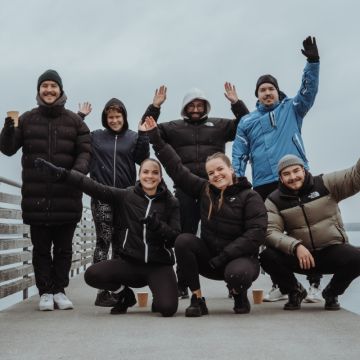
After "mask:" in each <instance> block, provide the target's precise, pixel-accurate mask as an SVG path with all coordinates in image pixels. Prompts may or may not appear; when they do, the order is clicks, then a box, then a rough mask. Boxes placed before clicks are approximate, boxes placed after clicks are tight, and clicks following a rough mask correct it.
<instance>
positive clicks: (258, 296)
mask: <svg viewBox="0 0 360 360" xmlns="http://www.w3.org/2000/svg"><path fill="white" fill-rule="evenodd" d="M252 293H253V300H254V304H261V303H262V302H263V297H264V291H263V290H262V289H254V290H253V291H252Z"/></svg>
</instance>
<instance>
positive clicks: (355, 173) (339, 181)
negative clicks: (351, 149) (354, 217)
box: [323, 159, 360, 202]
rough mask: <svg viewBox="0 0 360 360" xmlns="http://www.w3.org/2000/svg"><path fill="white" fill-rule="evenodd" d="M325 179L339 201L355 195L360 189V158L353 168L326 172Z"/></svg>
mask: <svg viewBox="0 0 360 360" xmlns="http://www.w3.org/2000/svg"><path fill="white" fill-rule="evenodd" d="M323 179H324V184H325V186H326V187H327V189H328V190H329V191H330V193H331V195H332V196H333V197H334V199H335V200H336V201H337V202H339V201H341V200H344V199H346V198H348V197H350V196H352V195H355V194H356V193H358V192H359V191H360V159H359V160H358V161H357V162H356V164H355V165H354V166H352V167H351V168H348V169H345V170H340V171H334V172H332V173H329V174H325V175H324V176H323Z"/></svg>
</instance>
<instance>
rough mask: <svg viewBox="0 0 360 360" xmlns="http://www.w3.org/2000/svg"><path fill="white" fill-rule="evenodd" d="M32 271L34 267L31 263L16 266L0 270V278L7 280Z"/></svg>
mask: <svg viewBox="0 0 360 360" xmlns="http://www.w3.org/2000/svg"><path fill="white" fill-rule="evenodd" d="M33 272H34V268H33V266H32V265H31V264H25V265H21V266H16V267H14V268H10V269H5V270H0V280H1V281H8V280H12V279H17V278H19V277H22V276H25V275H29V274H31V273H33Z"/></svg>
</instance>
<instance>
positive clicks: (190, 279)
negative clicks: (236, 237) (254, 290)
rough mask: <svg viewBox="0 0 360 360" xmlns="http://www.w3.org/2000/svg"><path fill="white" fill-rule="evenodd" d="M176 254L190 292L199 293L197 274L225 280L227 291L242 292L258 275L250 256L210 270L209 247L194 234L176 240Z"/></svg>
mask: <svg viewBox="0 0 360 360" xmlns="http://www.w3.org/2000/svg"><path fill="white" fill-rule="evenodd" d="M175 253H176V259H177V262H178V264H179V269H180V272H181V278H182V279H184V282H185V283H186V285H187V286H189V288H190V290H191V291H195V290H198V289H200V279H199V274H200V275H203V276H205V277H206V278H208V279H213V280H225V282H226V283H227V286H228V287H229V289H234V290H235V291H236V292H241V291H244V290H247V289H248V288H249V287H250V286H251V284H252V283H253V281H255V280H256V279H257V277H258V276H259V272H260V265H259V261H258V259H257V258H255V257H250V256H246V257H245V256H244V257H239V258H236V259H234V260H231V261H230V262H229V263H227V264H226V266H224V267H222V268H219V269H213V268H212V267H210V265H209V260H210V259H211V258H212V255H211V254H210V251H209V249H208V247H207V246H206V244H205V242H204V240H202V239H200V238H198V237H196V236H195V235H193V234H181V235H179V236H178V237H177V239H176V242H175Z"/></svg>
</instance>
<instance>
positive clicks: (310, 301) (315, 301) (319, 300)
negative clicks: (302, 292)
mask: <svg viewBox="0 0 360 360" xmlns="http://www.w3.org/2000/svg"><path fill="white" fill-rule="evenodd" d="M320 302H322V300H321V299H305V300H304V303H307V304H316V303H320Z"/></svg>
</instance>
